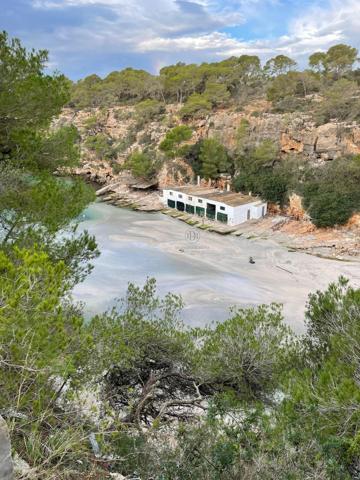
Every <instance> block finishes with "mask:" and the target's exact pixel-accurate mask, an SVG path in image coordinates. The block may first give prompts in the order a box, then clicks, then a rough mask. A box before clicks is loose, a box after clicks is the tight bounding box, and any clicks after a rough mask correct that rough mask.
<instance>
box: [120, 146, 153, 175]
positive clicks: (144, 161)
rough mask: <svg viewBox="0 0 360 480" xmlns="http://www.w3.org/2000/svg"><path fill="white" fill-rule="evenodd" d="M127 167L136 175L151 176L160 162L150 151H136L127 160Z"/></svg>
mask: <svg viewBox="0 0 360 480" xmlns="http://www.w3.org/2000/svg"><path fill="white" fill-rule="evenodd" d="M126 167H127V168H129V170H131V173H132V174H133V175H134V177H139V178H147V179H149V178H151V177H153V176H154V175H155V174H156V172H157V170H158V167H159V165H158V163H157V162H155V161H154V160H153V159H152V158H151V157H150V155H149V154H148V153H145V152H139V151H136V152H134V153H133V154H132V155H130V157H129V158H128V159H127V161H126Z"/></svg>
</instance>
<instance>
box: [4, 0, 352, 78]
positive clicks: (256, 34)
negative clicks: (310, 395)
mask: <svg viewBox="0 0 360 480" xmlns="http://www.w3.org/2000/svg"><path fill="white" fill-rule="evenodd" d="M0 30H6V31H7V32H8V33H9V35H10V36H12V37H14V36H15V37H18V38H20V39H21V40H22V42H23V44H24V45H25V46H26V47H34V48H36V49H40V48H41V49H47V50H49V53H50V55H49V65H48V68H49V69H50V70H58V71H61V72H63V73H65V74H66V75H67V76H68V77H69V78H71V79H72V80H77V79H79V78H83V77H85V76H87V75H90V74H92V73H97V74H98V75H99V76H101V77H104V76H106V75H107V74H108V73H110V72H112V71H114V70H120V69H122V68H125V67H133V68H143V69H145V70H148V71H150V72H151V73H157V72H158V71H159V70H160V68H161V67H163V66H165V65H170V64H174V63H176V62H179V61H183V62H186V63H200V62H209V61H219V60H222V59H224V58H228V57H230V56H234V55H235V56H240V55H243V54H249V55H258V56H259V57H260V58H261V60H262V61H265V60H266V59H269V58H271V57H272V56H274V55H278V54H284V55H288V56H291V57H292V58H294V59H295V60H296V61H297V62H298V63H299V65H300V66H305V65H306V59H307V57H308V55H309V54H311V53H313V52H314V51H326V50H327V49H328V48H329V47H330V46H332V45H334V44H337V43H347V44H350V45H352V46H355V47H357V48H360V0H0Z"/></svg>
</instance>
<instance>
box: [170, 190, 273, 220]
mask: <svg viewBox="0 0 360 480" xmlns="http://www.w3.org/2000/svg"><path fill="white" fill-rule="evenodd" d="M171 192H172V194H171ZM189 197H191V200H190V199H189ZM162 199H163V202H164V205H166V206H167V201H168V199H170V200H174V201H175V202H177V201H180V202H183V203H184V204H185V205H186V204H188V205H192V206H194V207H202V208H205V210H206V204H207V203H212V204H214V205H215V206H216V214H217V213H218V212H221V213H225V214H226V215H227V216H228V225H239V224H240V223H244V222H246V221H247V220H248V210H250V219H257V218H261V217H262V216H263V215H262V208H263V207H264V215H266V213H267V204H266V203H261V202H259V201H258V200H256V201H255V202H254V203H248V204H246V205H239V206H237V207H232V206H230V205H226V204H225V203H221V202H217V201H214V200H207V199H206V198H201V197H196V196H194V195H188V194H186V193H181V192H178V191H176V190H166V189H164V190H163V197H162ZM199 200H200V201H199ZM220 207H224V210H221V209H220Z"/></svg>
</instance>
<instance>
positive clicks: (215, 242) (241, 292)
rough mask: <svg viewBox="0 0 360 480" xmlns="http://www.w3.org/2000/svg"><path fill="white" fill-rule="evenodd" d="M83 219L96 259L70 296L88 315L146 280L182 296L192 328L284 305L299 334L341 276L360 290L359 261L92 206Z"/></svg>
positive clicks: (289, 319)
mask: <svg viewBox="0 0 360 480" xmlns="http://www.w3.org/2000/svg"><path fill="white" fill-rule="evenodd" d="M85 215H86V219H85V221H84V222H83V223H82V227H83V228H86V229H87V230H88V231H89V232H90V233H92V234H94V235H95V236H96V238H97V241H98V243H99V247H100V250H101V252H102V255H101V256H100V258H99V259H97V260H96V261H95V268H94V271H93V272H92V274H91V275H90V276H89V277H88V278H87V279H86V280H85V282H84V283H83V284H81V285H79V286H77V287H76V289H75V291H74V297H75V299H77V300H81V301H84V302H85V303H86V304H87V306H86V311H87V313H88V314H89V315H90V314H93V313H97V312H101V311H103V310H104V309H106V308H109V307H110V306H112V305H113V304H114V299H115V298H116V297H121V296H123V295H124V293H125V291H126V287H127V283H128V282H129V281H131V282H135V283H138V284H143V283H144V281H145V280H146V277H155V278H156V279H157V282H158V287H159V292H160V293H161V294H165V293H167V292H168V291H171V292H172V293H178V294H181V295H182V297H183V300H184V302H185V309H184V312H183V318H184V321H185V322H186V323H189V324H191V325H194V326H195V325H204V324H206V323H210V322H211V321H222V320H224V319H225V318H228V317H229V307H231V306H233V305H234V306H240V307H247V306H252V305H258V304H261V303H271V302H277V303H282V304H283V305H284V316H285V319H286V321H287V323H288V324H289V325H291V326H292V328H293V329H294V330H295V331H298V332H300V331H302V330H303V329H304V324H303V319H304V308H305V304H306V301H307V297H308V294H309V293H310V292H313V291H315V290H317V289H323V288H326V286H327V285H328V284H329V283H330V282H332V281H336V279H337V278H338V277H339V276H340V275H344V276H345V277H347V278H349V279H350V280H351V282H352V283H353V284H354V285H356V286H358V287H360V262H359V261H357V260H354V261H350V262H340V261H336V260H327V259H323V258H318V257H315V256H311V255H308V254H306V253H301V252H290V251H288V249H287V248H286V247H283V246H279V245H278V244H276V243H275V242H273V241H271V240H259V239H254V240H251V239H246V238H244V237H233V236H226V237H223V236H220V235H218V234H215V233H211V232H206V231H200V230H198V229H196V230H195V229H192V228H191V227H189V226H188V225H186V224H184V223H182V222H179V221H178V220H176V219H173V218H170V217H167V216H165V215H162V214H159V213H157V214H146V213H140V212H133V211H128V210H123V209H119V208H116V207H113V206H110V205H106V204H104V203H97V204H94V205H92V206H91V207H90V208H89V210H88V211H87V212H85ZM250 256H252V257H253V258H254V260H255V264H254V265H251V264H249V257H250Z"/></svg>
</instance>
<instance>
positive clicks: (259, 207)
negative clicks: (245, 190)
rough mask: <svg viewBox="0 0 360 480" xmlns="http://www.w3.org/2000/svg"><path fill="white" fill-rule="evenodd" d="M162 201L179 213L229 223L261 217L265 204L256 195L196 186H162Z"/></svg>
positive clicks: (263, 214)
mask: <svg viewBox="0 0 360 480" xmlns="http://www.w3.org/2000/svg"><path fill="white" fill-rule="evenodd" d="M163 202H164V204H165V205H166V206H167V207H170V208H176V209H177V210H179V211H180V212H187V213H190V214H194V215H198V216H200V217H206V218H209V219H210V220H217V221H219V222H222V223H225V224H227V225H231V226H233V225H239V224H240V223H244V222H246V221H248V220H252V219H258V218H261V217H264V216H265V215H266V213H267V203H266V202H264V201H262V200H261V199H260V198H258V197H254V196H252V195H243V194H242V193H235V192H228V191H226V192H225V191H221V190H217V189H214V188H205V187H200V186H196V185H186V186H183V187H165V188H164V189H163Z"/></svg>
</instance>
